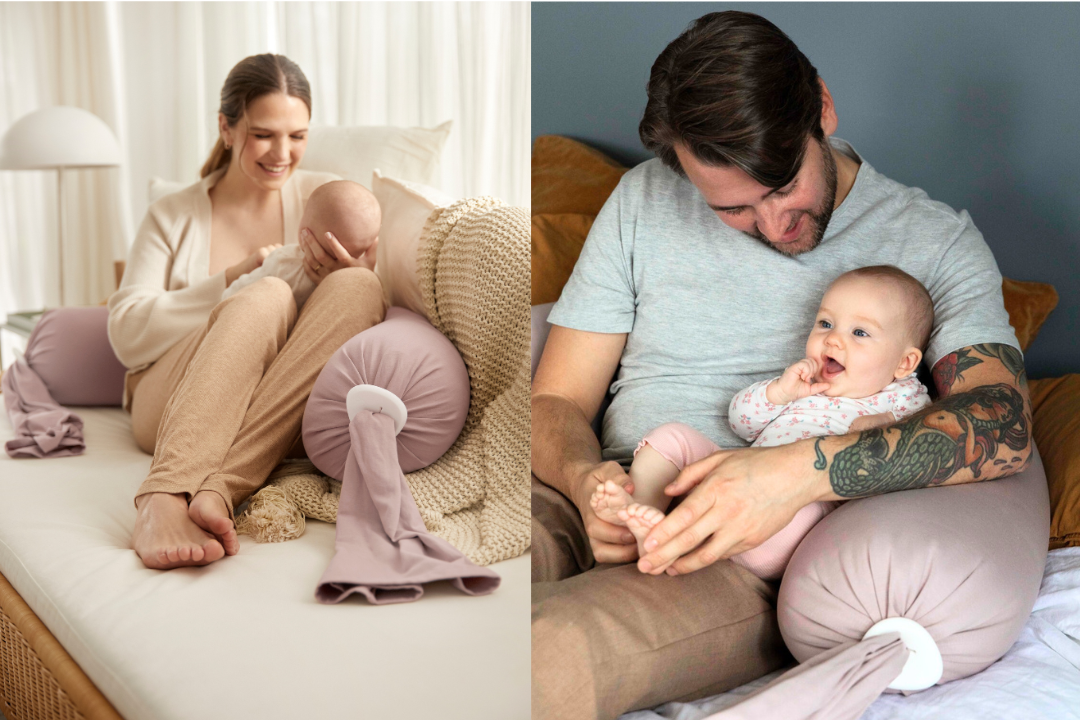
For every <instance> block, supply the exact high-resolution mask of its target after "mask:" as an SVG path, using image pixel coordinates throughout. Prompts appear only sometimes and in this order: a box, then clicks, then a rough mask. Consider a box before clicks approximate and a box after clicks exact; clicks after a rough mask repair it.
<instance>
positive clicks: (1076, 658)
mask: <svg viewBox="0 0 1080 720" xmlns="http://www.w3.org/2000/svg"><path fill="white" fill-rule="evenodd" d="M782 672H783V671H777V672H775V673H772V674H770V675H766V676H765V677H763V678H760V679H758V680H755V681H754V682H751V683H747V684H746V685H743V686H742V687H739V688H736V689H734V690H731V691H730V692H727V693H724V694H722V695H716V696H714V697H711V698H705V699H702V700H696V701H694V702H691V703H668V704H666V705H661V706H660V707H658V708H655V709H654V710H645V711H639V712H632V713H627V714H626V715H623V716H622V718H621V720H657V719H658V718H665V719H667V720H701V719H702V718H705V717H707V716H709V715H711V714H713V713H716V712H719V711H720V710H723V709H724V708H727V707H730V706H732V705H735V704H736V703H737V702H739V700H741V699H742V698H743V697H745V696H746V695H747V694H749V693H750V692H752V691H753V690H756V689H757V688H759V687H761V686H762V685H765V684H767V683H768V682H769V681H770V680H772V679H774V678H775V677H776V676H777V675H780V674H781V673H782ZM1036 718H1038V719H1040V720H1043V719H1045V720H1070V719H1071V718H1080V548H1062V549H1060V550H1053V551H1051V552H1050V555H1049V557H1048V558H1047V560H1046V573H1045V575H1044V577H1043V583H1042V589H1041V590H1040V591H1039V599H1038V600H1037V601H1036V602H1035V608H1034V611H1033V612H1032V614H1031V617H1030V618H1029V619H1028V622H1027V625H1026V626H1025V627H1024V630H1023V632H1021V634H1020V639H1019V640H1017V642H1016V644H1015V645H1013V647H1012V649H1010V650H1009V652H1007V653H1006V654H1005V657H1003V658H1002V659H1001V660H999V661H998V662H996V663H994V664H993V665H991V666H990V667H988V668H987V669H986V670H984V671H982V672H981V673H978V674H976V675H972V676H971V677H967V678H963V679H961V680H954V681H953V682H950V683H946V684H944V685H937V686H934V687H932V688H930V689H929V690H926V691H925V692H921V693H916V694H914V695H910V696H907V697H904V696H903V695H895V694H889V695H882V696H881V697H879V698H878V699H877V700H875V701H874V703H873V704H872V705H871V706H870V707H869V708H868V709H867V711H866V712H865V713H863V716H862V719H861V720H931V719H933V720H969V719H970V720H998V719H1000V720H1018V719H1021V720H1028V719H1031V720H1035V719H1036Z"/></svg>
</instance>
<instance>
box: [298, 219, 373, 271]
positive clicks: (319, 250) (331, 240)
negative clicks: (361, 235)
mask: <svg viewBox="0 0 1080 720" xmlns="http://www.w3.org/2000/svg"><path fill="white" fill-rule="evenodd" d="M300 247H301V249H302V250H303V251H304V274H305V275H307V276H308V278H309V279H310V280H311V281H312V282H313V283H315V284H316V285H318V284H319V283H321V282H322V281H323V279H324V278H325V277H326V276H327V275H329V274H330V273H332V272H334V271H335V270H340V269H342V268H347V267H362V268H367V269H368V270H374V269H375V251H376V250H377V249H378V247H379V240H378V238H376V239H375V242H373V243H371V246H370V247H369V248H368V249H367V251H366V252H364V254H363V255H361V256H360V257H358V258H354V257H352V256H351V255H349V253H348V252H346V250H345V248H343V247H341V243H340V242H338V239H337V238H336V237H334V234H333V233H331V232H328V233H324V235H323V237H321V238H316V237H315V235H314V234H313V233H312V232H311V230H309V229H308V228H304V229H303V230H301V231H300Z"/></svg>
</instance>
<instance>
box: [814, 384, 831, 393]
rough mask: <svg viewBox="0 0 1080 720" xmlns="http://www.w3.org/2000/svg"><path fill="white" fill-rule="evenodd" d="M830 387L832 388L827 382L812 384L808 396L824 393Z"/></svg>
mask: <svg viewBox="0 0 1080 720" xmlns="http://www.w3.org/2000/svg"><path fill="white" fill-rule="evenodd" d="M830 387H832V386H831V385H830V384H829V383H827V382H819V383H814V384H813V385H811V386H810V394H811V395H818V394H820V393H823V392H825V391H826V390H828V389H829V388H830Z"/></svg>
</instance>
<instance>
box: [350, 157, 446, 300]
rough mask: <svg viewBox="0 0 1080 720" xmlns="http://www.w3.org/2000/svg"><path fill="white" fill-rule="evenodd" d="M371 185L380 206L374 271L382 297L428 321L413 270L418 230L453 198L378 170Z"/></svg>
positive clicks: (418, 242) (418, 279)
mask: <svg viewBox="0 0 1080 720" xmlns="http://www.w3.org/2000/svg"><path fill="white" fill-rule="evenodd" d="M371 185H372V187H371V190H372V192H373V193H374V194H375V198H376V199H377V200H378V201H379V206H380V208H382V228H381V229H380V230H379V248H378V250H377V251H376V255H375V260H376V263H375V273H376V274H377V275H378V276H379V279H380V280H381V281H382V285H383V292H384V293H385V294H386V300H387V302H389V303H390V304H391V305H395V306H397V307H403V308H406V309H408V310H412V311H413V312H415V313H419V314H420V315H423V316H424V317H427V318H428V320H430V319H431V318H430V317H428V314H427V311H426V310H425V309H424V297H423V295H421V294H420V278H419V277H418V276H417V273H416V256H417V252H418V250H419V246H420V233H421V232H422V231H423V229H424V223H425V222H427V219H428V216H429V215H431V211H432V210H434V209H435V208H437V207H446V206H448V205H450V204H451V203H453V202H454V199H453V198H451V197H449V196H448V195H445V194H443V193H442V192H441V191H439V190H436V189H435V188H433V187H427V186H426V185H421V184H419V183H414V182H407V181H403V180H397V179H394V178H391V177H386V176H384V175H383V174H382V172H381V171H380V170H375V172H374V173H373V174H372V179H371Z"/></svg>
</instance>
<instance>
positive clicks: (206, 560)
mask: <svg viewBox="0 0 1080 720" xmlns="http://www.w3.org/2000/svg"><path fill="white" fill-rule="evenodd" d="M136 505H137V506H138V508H139V512H138V515H137V516H136V517H135V531H134V532H133V533H132V536H131V546H132V548H133V549H134V550H135V552H136V553H138V555H139V559H141V560H142V561H143V565H146V567H148V568H153V569H155V570H168V569H170V568H176V567H183V566H185V565H209V564H210V563H212V562H214V561H215V560H220V559H221V558H223V557H224V556H225V550H224V549H223V548H222V546H221V543H219V542H218V541H217V540H215V539H214V537H213V536H212V535H209V534H207V533H206V532H204V531H203V530H202V528H200V527H199V526H198V525H196V524H195V523H194V522H192V520H191V518H190V517H188V504H187V496H186V495H185V494H184V493H179V494H172V493H162V492H156V493H148V494H146V495H142V496H141V497H139V498H138V499H137V500H136Z"/></svg>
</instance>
